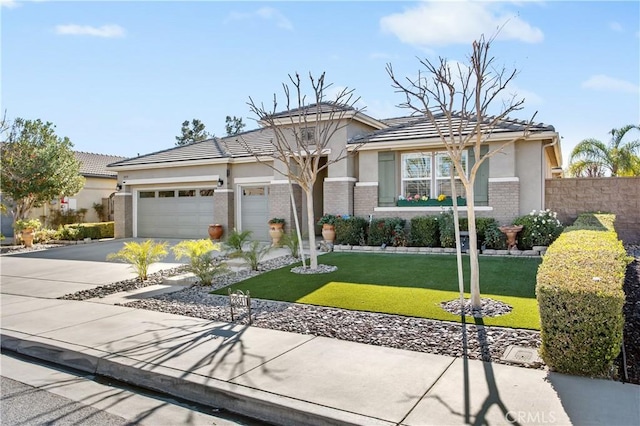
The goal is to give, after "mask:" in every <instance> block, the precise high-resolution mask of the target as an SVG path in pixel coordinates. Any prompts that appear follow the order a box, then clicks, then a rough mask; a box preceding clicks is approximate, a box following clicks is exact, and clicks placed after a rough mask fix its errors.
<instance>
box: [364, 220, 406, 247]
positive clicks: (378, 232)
mask: <svg viewBox="0 0 640 426" xmlns="http://www.w3.org/2000/svg"><path fill="white" fill-rule="evenodd" d="M406 223H407V222H406V221H405V220H404V219H402V218H399V217H390V218H384V219H374V220H372V221H371V225H370V226H369V235H368V236H367V244H368V245H370V246H381V245H383V244H385V245H388V246H389V245H392V244H393V235H394V230H395V229H396V226H398V225H400V227H401V228H402V229H404V226H405V224H406Z"/></svg>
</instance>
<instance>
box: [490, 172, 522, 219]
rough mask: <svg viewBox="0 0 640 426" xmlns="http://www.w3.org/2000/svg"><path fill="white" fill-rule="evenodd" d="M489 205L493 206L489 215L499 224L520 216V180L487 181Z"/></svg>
mask: <svg viewBox="0 0 640 426" xmlns="http://www.w3.org/2000/svg"><path fill="white" fill-rule="evenodd" d="M489 206H490V207H493V212H491V214H490V216H491V217H493V218H494V219H496V220H497V221H498V222H499V223H500V224H503V225H506V224H510V223H511V222H512V221H513V220H514V219H515V218H516V217H518V216H520V182H517V181H516V182H511V181H508V182H491V181H489Z"/></svg>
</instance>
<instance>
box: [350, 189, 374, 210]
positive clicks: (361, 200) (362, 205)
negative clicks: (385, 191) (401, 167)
mask: <svg viewBox="0 0 640 426" xmlns="http://www.w3.org/2000/svg"><path fill="white" fill-rule="evenodd" d="M377 206H378V186H377V185H367V186H358V185H356V186H355V188H353V215H354V216H360V217H368V216H369V215H370V214H372V213H373V209H374V208H376V207H377Z"/></svg>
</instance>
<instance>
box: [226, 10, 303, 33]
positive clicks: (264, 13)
mask: <svg viewBox="0 0 640 426" xmlns="http://www.w3.org/2000/svg"><path fill="white" fill-rule="evenodd" d="M256 17H257V18H260V19H263V20H265V21H273V22H275V24H276V26H277V27H278V28H282V29H284V30H288V31H293V24H292V23H291V21H289V19H287V17H286V16H284V15H283V14H282V13H281V12H280V11H278V10H277V9H274V8H272V7H261V8H260V9H258V10H256V11H255V12H251V13H239V12H231V13H230V14H229V16H228V17H227V19H226V20H225V22H230V21H242V20H246V19H253V18H256Z"/></svg>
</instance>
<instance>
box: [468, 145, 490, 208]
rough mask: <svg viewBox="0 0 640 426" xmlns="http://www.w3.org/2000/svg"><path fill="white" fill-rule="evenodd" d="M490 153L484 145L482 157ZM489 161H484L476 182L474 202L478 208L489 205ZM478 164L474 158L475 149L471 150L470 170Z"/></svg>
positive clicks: (481, 148)
mask: <svg viewBox="0 0 640 426" xmlns="http://www.w3.org/2000/svg"><path fill="white" fill-rule="evenodd" d="M487 152H489V147H488V146H486V145H484V146H481V147H480V156H481V157H482V156H484V155H485V154H486V153H487ZM489 161H491V159H490V158H489V159H487V160H484V161H483V162H482V164H481V165H480V168H479V169H478V173H476V181H475V184H474V186H473V192H474V193H475V197H474V202H475V204H476V205H477V206H488V205H489ZM475 163H476V159H475V157H474V156H473V149H470V150H469V168H471V167H473V165H474V164H475Z"/></svg>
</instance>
